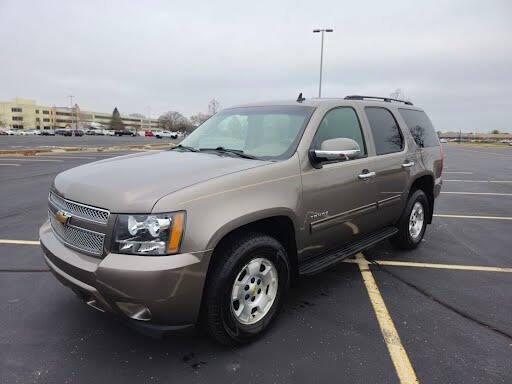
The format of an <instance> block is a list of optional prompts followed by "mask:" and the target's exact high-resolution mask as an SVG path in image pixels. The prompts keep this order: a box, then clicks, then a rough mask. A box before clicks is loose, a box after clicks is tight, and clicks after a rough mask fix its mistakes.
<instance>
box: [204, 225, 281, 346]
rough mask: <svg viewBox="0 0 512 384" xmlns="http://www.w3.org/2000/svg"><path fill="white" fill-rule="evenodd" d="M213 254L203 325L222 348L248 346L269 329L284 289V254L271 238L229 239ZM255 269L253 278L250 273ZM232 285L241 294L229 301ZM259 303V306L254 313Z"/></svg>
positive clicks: (248, 234) (249, 235) (278, 244)
mask: <svg viewBox="0 0 512 384" xmlns="http://www.w3.org/2000/svg"><path fill="white" fill-rule="evenodd" d="M215 252H216V256H217V257H216V260H215V261H214V263H215V264H214V265H212V268H211V269H210V271H209V273H208V278H207V282H206V286H205V291H204V299H203V307H202V319H201V323H202V326H203V327H204V328H205V329H206V331H207V332H208V334H209V335H210V336H211V337H212V338H214V339H215V340H216V341H218V342H219V343H221V344H224V345H228V346H234V345H242V344H246V343H249V342H251V341H253V340H255V339H256V338H258V337H259V336H261V335H262V334H263V333H264V332H265V331H266V330H267V329H268V328H269V326H270V324H271V323H272V322H273V320H274V319H275V318H276V316H277V314H278V312H279V309H280V307H281V304H282V300H283V297H284V296H285V294H286V291H287V290H288V287H289V283H290V266H289V262H288V257H287V254H286V251H285V249H284V247H283V246H282V245H281V243H279V242H278V241H277V240H276V239H274V238H273V237H270V236H267V235H264V234H260V233H247V234H244V235H241V236H240V237H238V238H232V239H231V240H228V242H227V243H225V244H224V245H222V246H221V247H220V249H218V250H216V251H215ZM267 262H268V263H270V264H268V263H267ZM258 263H259V267H257V266H258ZM262 265H263V267H262ZM255 268H256V269H255ZM255 270H256V271H257V273H253V272H254V271H255ZM251 271H253V272H251ZM265 271H266V272H265ZM263 273H265V275H263ZM272 276H274V277H275V276H277V282H276V281H273V282H271V278H272ZM235 284H237V285H238V289H237V292H240V293H241V298H240V299H239V300H236V299H235V300H232V296H233V293H234V291H235V288H234V287H235ZM249 286H250V288H249V289H248V290H247V287H249ZM262 287H263V288H262ZM260 291H261V292H260ZM272 297H273V299H272ZM237 302H238V306H237V305H236V304H237ZM258 303H260V305H263V306H264V307H261V308H260V309H259V310H255V311H254V314H253V310H254V308H256V307H257V306H258ZM235 308H236V309H235ZM258 308H259V307H258ZM237 311H240V314H238V315H237V314H236V312H237ZM244 314H248V318H244Z"/></svg>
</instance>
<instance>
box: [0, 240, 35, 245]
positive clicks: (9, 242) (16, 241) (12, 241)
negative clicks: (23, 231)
mask: <svg viewBox="0 0 512 384" xmlns="http://www.w3.org/2000/svg"><path fill="white" fill-rule="evenodd" d="M0 244H21V245H39V241H32V240H6V239H0Z"/></svg>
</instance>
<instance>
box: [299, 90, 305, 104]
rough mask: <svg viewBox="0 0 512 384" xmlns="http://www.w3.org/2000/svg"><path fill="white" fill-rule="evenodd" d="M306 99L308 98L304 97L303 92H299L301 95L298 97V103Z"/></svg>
mask: <svg viewBox="0 0 512 384" xmlns="http://www.w3.org/2000/svg"><path fill="white" fill-rule="evenodd" d="M304 100H306V98H305V97H302V92H301V93H299V97H297V103H302V102H303V101H304Z"/></svg>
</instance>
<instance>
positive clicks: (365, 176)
mask: <svg viewBox="0 0 512 384" xmlns="http://www.w3.org/2000/svg"><path fill="white" fill-rule="evenodd" d="M357 177H359V178H360V179H361V180H366V179H369V178H371V177H375V172H363V173H361V174H359V176H357Z"/></svg>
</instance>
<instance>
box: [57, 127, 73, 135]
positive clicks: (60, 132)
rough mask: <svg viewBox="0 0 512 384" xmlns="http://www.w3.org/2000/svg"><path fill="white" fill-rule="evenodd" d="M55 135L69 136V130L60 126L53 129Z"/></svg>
mask: <svg viewBox="0 0 512 384" xmlns="http://www.w3.org/2000/svg"><path fill="white" fill-rule="evenodd" d="M55 135H57V136H71V130H69V129H65V128H60V129H56V130H55Z"/></svg>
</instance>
